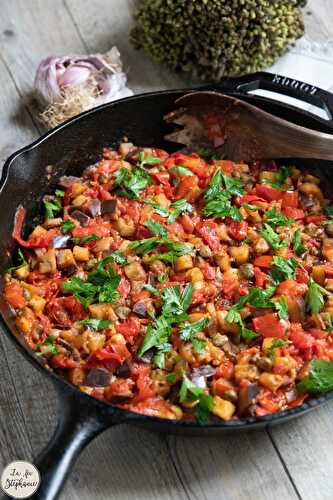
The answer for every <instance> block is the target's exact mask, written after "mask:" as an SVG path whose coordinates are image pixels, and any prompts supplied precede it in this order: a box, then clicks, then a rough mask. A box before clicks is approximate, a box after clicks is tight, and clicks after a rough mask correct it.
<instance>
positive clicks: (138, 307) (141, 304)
mask: <svg viewBox="0 0 333 500" xmlns="http://www.w3.org/2000/svg"><path fill="white" fill-rule="evenodd" d="M133 312H134V313H135V314H137V315H138V316H140V317H141V318H145V317H146V316H147V306H146V302H145V301H144V300H138V302H136V303H135V304H134V306H133Z"/></svg>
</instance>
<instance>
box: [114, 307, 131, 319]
mask: <svg viewBox="0 0 333 500" xmlns="http://www.w3.org/2000/svg"><path fill="white" fill-rule="evenodd" d="M130 312H131V309H130V308H129V307H126V306H119V307H117V308H116V309H115V313H116V315H117V316H118V318H119V319H127V318H128V316H129V314H130Z"/></svg>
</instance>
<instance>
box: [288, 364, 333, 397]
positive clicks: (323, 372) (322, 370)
mask: <svg viewBox="0 0 333 500" xmlns="http://www.w3.org/2000/svg"><path fill="white" fill-rule="evenodd" d="M296 388H297V390H298V392H310V393H314V394H317V393H319V394H324V393H325V392H329V391H332V390H333V363H332V362H331V361H325V360H323V359H314V360H312V361H311V365H310V371H309V374H308V376H307V377H305V378H303V379H302V380H301V382H299V383H298V384H297V385H296Z"/></svg>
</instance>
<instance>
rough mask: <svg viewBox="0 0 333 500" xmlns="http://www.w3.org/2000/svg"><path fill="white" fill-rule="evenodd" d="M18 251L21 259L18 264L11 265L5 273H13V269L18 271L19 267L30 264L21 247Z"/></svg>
mask: <svg viewBox="0 0 333 500" xmlns="http://www.w3.org/2000/svg"><path fill="white" fill-rule="evenodd" d="M17 253H18V257H19V260H20V262H19V264H18V265H17V266H12V267H9V268H8V269H6V271H5V273H12V272H13V271H16V270H17V269H21V267H24V266H27V265H28V262H27V261H26V259H25V257H24V255H23V252H22V250H21V249H20V248H19V249H18V252H17Z"/></svg>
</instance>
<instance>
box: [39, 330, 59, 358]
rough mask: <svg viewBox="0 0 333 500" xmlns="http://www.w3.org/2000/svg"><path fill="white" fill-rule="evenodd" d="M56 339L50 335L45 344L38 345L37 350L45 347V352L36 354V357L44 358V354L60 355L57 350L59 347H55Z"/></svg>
mask: <svg viewBox="0 0 333 500" xmlns="http://www.w3.org/2000/svg"><path fill="white" fill-rule="evenodd" d="M55 341H56V339H55V337H53V336H52V335H49V336H48V337H47V338H46V339H45V340H44V342H42V343H41V344H37V346H36V347H37V349H39V350H40V348H41V347H43V350H42V351H41V352H40V351H39V352H36V353H35V354H36V356H44V354H53V355H55V354H58V353H59V350H58V348H57V346H56V345H55Z"/></svg>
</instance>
